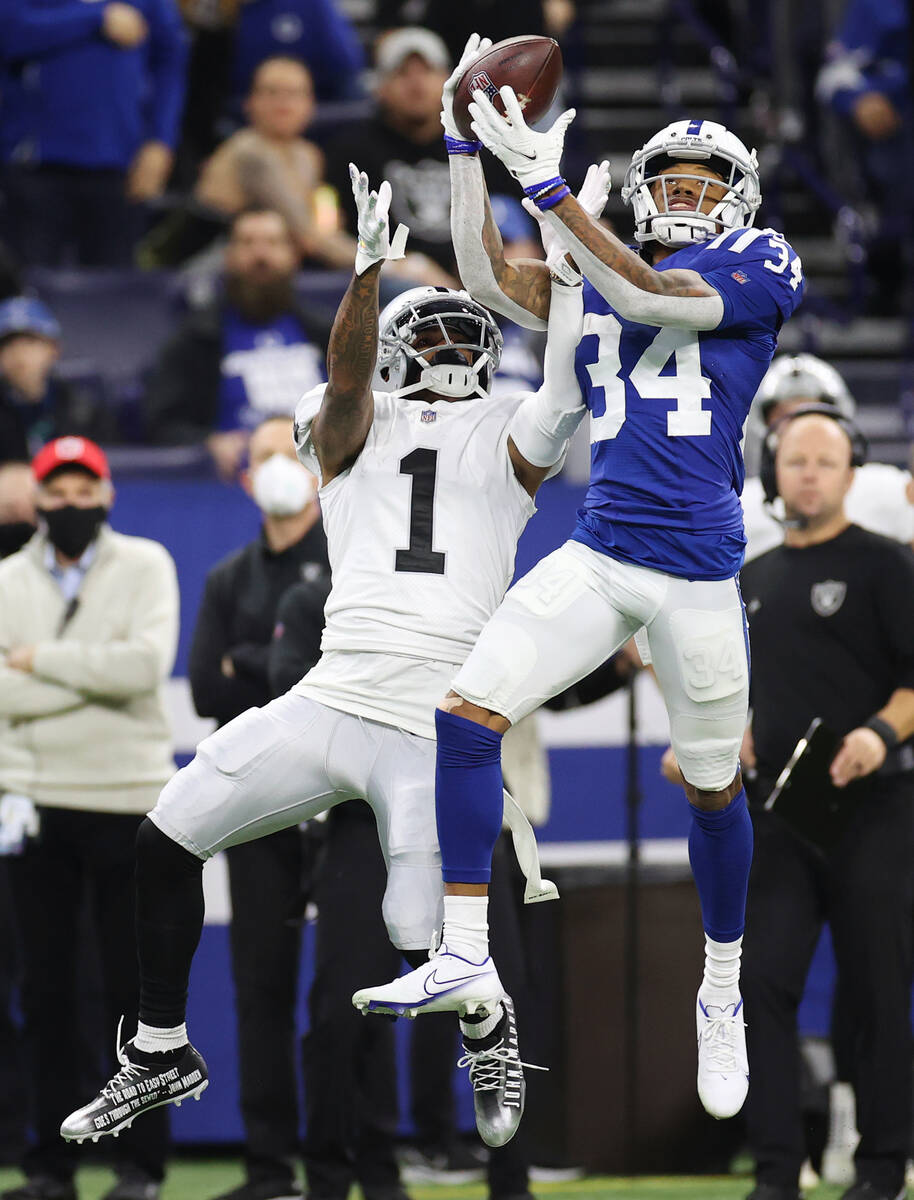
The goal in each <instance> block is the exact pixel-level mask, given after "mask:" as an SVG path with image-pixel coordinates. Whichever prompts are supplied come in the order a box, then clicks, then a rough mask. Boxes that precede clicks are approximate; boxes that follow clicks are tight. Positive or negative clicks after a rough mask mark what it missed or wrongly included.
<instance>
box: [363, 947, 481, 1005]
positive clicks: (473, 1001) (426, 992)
mask: <svg viewBox="0 0 914 1200" xmlns="http://www.w3.org/2000/svg"><path fill="white" fill-rule="evenodd" d="M504 994H505V989H504V988H503V987H502V986H501V980H500V979H499V978H498V972H497V971H496V970H495V964H494V963H493V962H492V959H491V958H487V959H486V960H485V961H484V962H481V963H473V962H470V961H469V960H468V959H466V958H461V957H460V956H459V955H457V954H451V953H450V952H449V950H448V948H447V945H446V944H443V945H442V946H441V947H440V948H439V950H438V952H437V954H436V955H435V956H434V958H430V959H429V960H428V962H427V963H423V964H422V966H421V967H417V968H416V970H415V971H410V972H408V974H406V975H401V976H400V978H399V979H393V980H391V982H390V983H385V984H382V985H381V986H380V987H370V988H362V989H361V990H360V991H358V992H356V993H355V995H354V996H353V997H352V1003H353V1004H354V1005H355V1007H356V1008H357V1009H358V1010H359V1011H360V1012H362V1013H369V1012H376V1013H392V1014H393V1015H394V1016H397V1017H415V1016H417V1015H418V1014H419V1013H422V1012H459V1013H460V1014H461V1016H467V1015H469V1016H472V1015H473V1014H475V1013H489V1012H492V1011H494V1009H495V1007H496V1005H497V1004H498V1002H499V1001H500V1000H501V998H502V996H503V995H504Z"/></svg>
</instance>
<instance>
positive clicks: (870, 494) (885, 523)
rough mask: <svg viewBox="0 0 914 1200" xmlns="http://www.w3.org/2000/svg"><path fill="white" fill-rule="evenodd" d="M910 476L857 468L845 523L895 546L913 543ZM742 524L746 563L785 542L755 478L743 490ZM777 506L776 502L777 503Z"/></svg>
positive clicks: (878, 466) (885, 468) (872, 466)
mask: <svg viewBox="0 0 914 1200" xmlns="http://www.w3.org/2000/svg"><path fill="white" fill-rule="evenodd" d="M910 482H911V476H910V474H909V473H908V472H907V471H902V470H901V469H900V468H899V467H893V466H890V465H889V464H888V463H866V464H865V465H864V466H862V467H858V468H857V470H856V473H855V475H854V482H853V483H852V484H851V488H850V491H849V492H848V493H847V498H846V500H845V501H844V511H845V512H846V513H847V517H848V520H850V521H852V522H853V523H854V524H855V525H860V526H862V527H863V528H864V529H868V530H869V531H870V532H871V533H881V534H882V536H883V537H890V538H894V539H895V540H896V541H898V542H914V505H912V504H911V502H910V501H909V500H908V497H907V486H908V484H909V483H910ZM742 503H743V522H744V525H745V529H746V559H745V561H746V562H751V560H752V559H753V558H758V557H759V555H760V554H765V553H766V552H767V551H768V550H773V549H774V547H775V546H780V544H781V542H783V540H784V528H783V526H782V525H779V524H778V522H777V521H776V520H775V519H774V517H772V515H771V513H770V512H769V510H768V508H767V506H766V505H765V496H764V492H763V491H762V481H761V479H759V477H758V476H754V477H751V478H749V479H747V480H746V483H745V486H744V487H743V495H742ZM778 503H779V502H778Z"/></svg>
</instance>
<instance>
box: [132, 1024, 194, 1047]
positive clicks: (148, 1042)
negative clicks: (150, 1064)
mask: <svg viewBox="0 0 914 1200" xmlns="http://www.w3.org/2000/svg"><path fill="white" fill-rule="evenodd" d="M133 1045H134V1046H136V1048H137V1050H142V1051H143V1053H144V1054H163V1053H165V1052H166V1051H168V1050H180V1049H181V1047H182V1046H186V1045H187V1026H186V1025H176V1026H175V1027H174V1029H157V1028H156V1026H155V1025H144V1024H143V1022H142V1021H140V1022H139V1023H138V1024H137V1027H136V1037H135V1038H134V1039H133Z"/></svg>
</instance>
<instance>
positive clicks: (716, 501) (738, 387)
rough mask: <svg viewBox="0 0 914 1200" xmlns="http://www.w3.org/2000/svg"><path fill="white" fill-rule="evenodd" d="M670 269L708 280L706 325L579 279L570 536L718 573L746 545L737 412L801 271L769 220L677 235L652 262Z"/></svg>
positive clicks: (648, 559)
mask: <svg viewBox="0 0 914 1200" xmlns="http://www.w3.org/2000/svg"><path fill="white" fill-rule="evenodd" d="M672 269H675V270H683V269H687V270H691V271H697V272H698V273H699V274H700V275H701V276H702V277H703V278H704V279H705V280H706V281H707V282H708V283H709V284H711V286H712V287H714V288H715V289H716V290H717V291H718V292H719V294H720V297H721V299H722V300H723V304H724V315H723V318H722V320H721V322H720V324H719V325H718V326H717V328H716V329H713V330H710V331H708V332H702V333H698V332H695V331H693V330H688V329H673V328H657V327H656V326H652V325H639V324H636V323H635V322H633V321H627V320H625V318H624V317H621V316H619V314H618V313H617V312H615V310H614V309H613V308H612V306H611V305H610V304H609V303H608V302H607V301H606V300H605V299H604V298H603V297H602V296H601V295H600V293H599V292H597V291H596V289H595V288H593V287H592V286H591V285H590V284H589V283H588V282H587V281H586V280H585V282H584V330H583V335H582V337H581V341H580V344H579V346H578V349H577V353H576V356H575V370H576V373H577V377H578V381H579V382H580V385H581V391H582V393H583V395H584V397H585V400H586V404H587V407H588V408H589V409H590V414H591V415H590V430H591V434H590V440H591V471H590V487H589V488H588V491H587V498H586V500H585V502H584V507H583V508H582V509H580V511H579V512H578V521H577V525H576V527H575V531H574V533H573V535H572V536H573V537H574V538H575V539H576V540H577V541H580V542H584V543H585V545H588V546H590V547H592V548H593V549H594V550H597V551H599V552H600V553H602V554H608V555H610V556H611V557H613V558H619V559H622V560H623V561H624V562H632V563H638V564H640V565H642V566H645V567H652V568H654V569H655V570H658V571H665V572H667V573H668V574H670V575H678V576H682V577H684V578H687V579H728V578H730V577H731V576H733V575H735V574H736V572H737V571H738V570H739V568H740V566H741V564H742V559H743V549H744V546H745V539H744V537H743V519H742V509H741V507H740V502H739V494H740V492H741V491H742V487H743V478H744V470H743V458H742V451H741V449H740V439H741V437H742V432H743V424H744V423H745V420H746V416H747V415H748V412H749V406H750V404H751V403H752V398H753V396H754V395H755V393H756V391H757V390H758V386H759V383H760V382H761V379H762V376H763V375H764V374H765V372H766V371H767V370H768V366H769V364H770V362H771V358H772V355H773V354H774V351H775V346H776V343H777V333H778V330H779V328H780V327H781V325H782V324H783V322H784V321H785V320H787V318H788V317H789V316H790V315H791V313H792V312H793V310H794V309H795V308H796V307H797V305H798V304H799V303H800V300H801V298H802V296H803V286H804V285H803V273H802V269H801V266H800V260H799V258H798V257H797V255H796V254H795V253H794V251H793V249H792V248H791V247H790V246H789V245H788V244H787V242H786V241H785V240H784V238H783V237H782V236H781V235H780V234H779V233H775V232H774V231H773V230H771V229H738V230H728V231H727V232H725V233H722V234H721V235H720V236H719V237H716V238H715V239H714V240H713V241H711V242H704V243H701V244H700V245H695V246H687V247H684V248H683V249H682V250H677V251H676V252H675V253H674V254H671V255H669V256H668V257H667V258H665V259H663V260H662V262H660V263H659V264H658V266H657V270H660V271H666V270H672Z"/></svg>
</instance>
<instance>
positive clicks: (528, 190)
mask: <svg viewBox="0 0 914 1200" xmlns="http://www.w3.org/2000/svg"><path fill="white" fill-rule="evenodd" d="M564 182H565V180H564V179H563V178H562V177H561V175H556V176H555V178H554V179H544V180H543V182H542V183H532V184H531V185H530V187H525V188H524V195H525V196H529V197H530V199H531V200H532V201H533V202H534V204H535V203H536V198H537V196H541V195H542V194H543V192H548V191H549V189H550V188H554V187H558V186H559V184H560V183H564Z"/></svg>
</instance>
